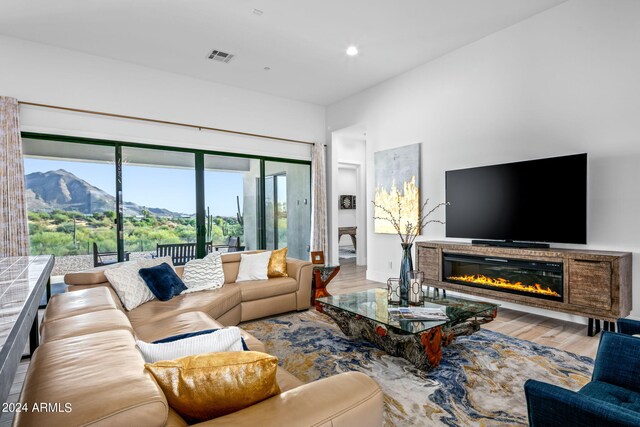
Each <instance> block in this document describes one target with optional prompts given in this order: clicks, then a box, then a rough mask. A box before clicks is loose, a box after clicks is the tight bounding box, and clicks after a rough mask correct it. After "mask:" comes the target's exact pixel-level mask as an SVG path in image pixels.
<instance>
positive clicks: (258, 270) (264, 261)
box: [236, 251, 271, 282]
mask: <svg viewBox="0 0 640 427" xmlns="http://www.w3.org/2000/svg"><path fill="white" fill-rule="evenodd" d="M269 259H271V251H267V252H261V253H259V254H240V268H239V269H238V278H237V279H236V282H246V281H248V280H267V279H268V278H269V277H268V276H267V271H268V270H269Z"/></svg>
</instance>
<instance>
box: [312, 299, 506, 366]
mask: <svg viewBox="0 0 640 427" xmlns="http://www.w3.org/2000/svg"><path fill="white" fill-rule="evenodd" d="M318 306H320V307H317V309H318V311H320V312H322V313H325V314H327V315H328V316H329V317H331V318H332V319H333V320H334V321H335V322H336V324H337V325H338V327H340V329H341V330H342V332H344V334H345V335H349V336H353V337H359V338H363V339H365V340H367V341H369V342H370V343H372V344H374V345H375V346H376V347H378V348H380V349H381V350H384V351H385V352H387V353H389V354H391V355H393V356H399V357H403V358H405V359H407V360H408V361H409V362H411V363H413V364H414V365H415V366H416V367H417V368H418V369H422V370H425V371H427V370H430V369H433V368H435V367H436V366H438V365H439V364H440V361H441V360H442V347H443V346H446V345H449V344H450V343H451V342H452V341H453V340H454V339H455V337H457V336H460V335H471V334H472V333H474V332H477V331H478V330H480V325H482V324H484V323H488V322H490V321H492V320H493V319H494V318H495V317H496V313H495V312H494V313H491V314H489V315H486V316H478V317H476V318H473V319H468V320H466V321H463V322H460V323H458V324H456V325H453V326H450V327H445V328H443V327H442V326H437V327H435V328H432V329H429V330H428V331H425V332H422V333H419V334H406V335H405V334H397V333H395V332H393V331H390V330H388V329H387V328H386V326H385V325H383V324H381V323H378V322H374V321H373V320H371V319H368V318H366V317H362V316H359V315H355V314H352V313H349V312H347V311H344V310H340V309H336V308H335V307H332V306H329V305H325V304H321V303H320V304H318Z"/></svg>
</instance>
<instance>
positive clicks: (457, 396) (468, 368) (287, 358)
mask: <svg viewBox="0 0 640 427" xmlns="http://www.w3.org/2000/svg"><path fill="white" fill-rule="evenodd" d="M242 328H243V329H244V330H246V331H247V332H249V333H251V334H252V335H254V336H255V337H256V338H258V339H260V340H261V341H263V342H264V343H265V345H266V347H267V351H268V352H269V353H271V354H273V355H274V356H277V357H278V360H279V362H280V363H281V365H282V367H283V368H285V369H286V370H287V371H289V372H291V373H292V374H294V375H295V376H296V377H298V378H300V379H301V380H302V381H304V382H311V381H315V380H317V379H319V378H326V377H329V376H332V375H335V374H337V373H340V372H347V371H353V370H357V371H361V372H364V373H365V374H367V375H369V376H370V377H371V378H373V379H374V380H375V381H376V382H377V383H378V384H379V385H380V387H381V388H382V391H383V392H384V394H385V399H384V401H385V410H384V417H385V420H384V425H386V426H432V427H441V426H442V427H444V426H453V425H457V426H471V425H488V426H492V427H503V426H504V427H506V426H510V427H512V426H523V427H524V426H528V425H529V424H528V421H527V404H526V402H525V400H524V396H523V392H522V388H523V384H524V382H525V381H526V380H527V379H528V378H535V379H538V380H541V381H546V382H549V383H552V384H556V385H559V386H561V387H564V388H567V389H570V390H577V389H580V388H581V387H582V386H584V385H585V384H586V383H588V382H589V379H590V377H591V372H592V370H593V360H592V359H590V358H588V357H584V356H578V355H576V354H573V353H569V352H566V351H562V350H558V349H555V348H551V347H547V346H545V345H542V344H536V343H532V342H530V341H525V340H521V339H517V338H512V337H509V336H507V335H503V334H500V333H497V332H492V331H490V330H487V329H484V328H483V329H481V330H479V331H478V332H476V333H474V334H472V335H469V336H460V337H458V338H456V340H455V341H454V342H453V343H451V344H450V345H448V346H446V347H444V348H443V350H442V352H443V355H442V363H440V366H438V368H437V369H434V370H432V371H429V372H425V371H421V370H419V369H418V368H416V367H415V366H413V364H411V362H409V361H407V360H404V359H402V358H400V357H392V356H389V355H388V354H387V353H385V352H384V351H382V350H379V349H377V348H376V347H375V346H374V345H373V344H371V343H369V342H367V341H365V340H363V339H359V338H352V337H347V336H345V335H344V334H343V333H342V331H341V330H340V329H339V328H338V326H337V325H336V324H335V323H334V322H333V321H332V320H331V319H329V318H327V317H326V316H323V315H322V314H320V313H318V312H316V311H313V310H310V311H304V312H299V313H293V314H287V315H283V316H278V317H273V318H268V319H261V320H255V321H251V322H247V323H243V325H242ZM509 366H516V367H517V369H506V367H509Z"/></svg>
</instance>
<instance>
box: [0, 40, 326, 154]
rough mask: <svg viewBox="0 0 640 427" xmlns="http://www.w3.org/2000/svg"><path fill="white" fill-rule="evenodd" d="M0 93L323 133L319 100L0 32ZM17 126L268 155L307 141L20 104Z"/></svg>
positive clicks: (299, 150) (290, 132) (310, 135)
mask: <svg viewBox="0 0 640 427" xmlns="http://www.w3.org/2000/svg"><path fill="white" fill-rule="evenodd" d="M0 58H2V60H1V61H2V66H1V67H0V94H1V95H5V96H12V97H15V98H17V99H18V100H20V101H31V102H35V103H43V104H54V105H60V106H65V107H74V108H80V109H87V110H98V111H105V112H109V113H118V114H124V115H131V116H141V117H148V118H153V119H160V120H167V121H174V122H184V123H192V124H196V125H203V126H210V127H217V128H224V129H231V130H238V131H243V132H249V133H258V134H267V135H272V136H277V137H285V138H291V139H300V140H306V141H312V142H313V141H322V140H323V139H324V118H325V108H324V107H320V106H317V105H311V104H306V103H302V102H298V101H292V100H287V99H284V98H278V97H275V96H271V95H266V94H261V93H257V92H252V91H248V90H243V89H238V88H234V87H230V86H225V85H220V84H215V83H210V82H205V81H202V80H197V79H193V78H189V77H184V76H180V75H176V74H172V73H167V72H163V71H158V70H154V69H150V68H146V67H142V66H138V65H133V64H129V63H125V62H120V61H114V60H110V59H105V58H100V57H97V56H92V55H87V54H84V53H79V52H75V51H71V50H66V49H60V48H56V47H52V46H47V45H43V44H38V43H32V42H28V41H24V40H19V39H14V38H8V37H4V36H0ZM20 119H21V128H22V129H23V130H28V131H34V132H48V133H56V134H66V135H75V136H86V137H97V138H110V139H115V140H121V141H133V142H141V143H154V144H160V145H172V146H181V147H190V148H201V149H208V150H219V151H228V152H229V151H230V152H236V153H249V154H262V155H267V156H274V157H287V158H296V159H309V158H310V146H308V145H303V144H292V143H280V142H276V141H273V140H265V139H256V138H250V137H240V136H234V135H230V134H224V133H216V132H210V131H198V130H197V129H186V128H179V127H174V126H168V125H159V124H145V123H142V122H138V121H131V120H122V119H109V118H102V117H97V116H90V115H86V114H78V113H68V112H60V111H54V110H47V109H42V108H35V107H25V106H23V107H22V108H21V117H20Z"/></svg>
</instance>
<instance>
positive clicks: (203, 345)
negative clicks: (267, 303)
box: [136, 326, 244, 363]
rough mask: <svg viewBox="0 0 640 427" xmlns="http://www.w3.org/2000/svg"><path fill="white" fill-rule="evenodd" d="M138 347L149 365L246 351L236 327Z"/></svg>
mask: <svg viewBox="0 0 640 427" xmlns="http://www.w3.org/2000/svg"><path fill="white" fill-rule="evenodd" d="M136 345H137V346H138V348H139V349H140V352H141V353H142V357H144V360H145V362H147V363H155V362H158V361H160V360H173V359H178V358H180V357H185V356H192V355H194V354H205V353H214V352H220V351H243V350H244V346H243V345H242V337H241V336H240V329H238V328H237V327H236V326H230V327H228V328H224V329H218V330H216V331H212V332H209V333H204V334H198V335H196V334H193V335H192V336H190V337H187V338H183V339H179V340H175V341H169V342H162V343H147V342H144V341H140V340H138V341H136Z"/></svg>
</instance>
